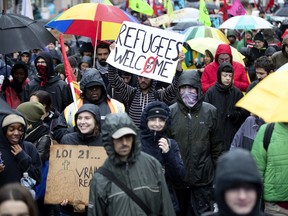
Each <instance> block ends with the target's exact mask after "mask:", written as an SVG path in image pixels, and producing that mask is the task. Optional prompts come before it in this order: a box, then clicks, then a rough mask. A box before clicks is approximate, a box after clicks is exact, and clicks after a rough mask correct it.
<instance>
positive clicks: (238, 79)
mask: <svg viewBox="0 0 288 216" xmlns="http://www.w3.org/2000/svg"><path fill="white" fill-rule="evenodd" d="M224 62H230V64H231V65H232V66H233V69H234V85H235V86H236V87H237V88H239V89H240V90H241V91H242V92H245V91H246V89H247V88H248V86H249V81H248V77H247V73H246V71H245V67H244V66H243V65H242V64H240V63H239V62H236V61H233V56H232V51H231V47H230V46H229V45H228V44H220V45H219V46H218V47H217V50H216V54H215V58H214V61H213V62H211V63H210V64H208V65H207V66H206V67H205V69H204V72H203V74H202V76H201V83H202V91H203V93H205V92H206V91H207V90H208V89H209V88H210V87H211V86H212V85H214V84H215V82H216V81H217V71H218V67H219V65H220V64H222V63H224Z"/></svg>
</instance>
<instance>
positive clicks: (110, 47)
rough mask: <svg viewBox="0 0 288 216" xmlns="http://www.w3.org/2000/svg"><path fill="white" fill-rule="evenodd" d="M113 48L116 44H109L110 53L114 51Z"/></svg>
mask: <svg viewBox="0 0 288 216" xmlns="http://www.w3.org/2000/svg"><path fill="white" fill-rule="evenodd" d="M115 47H116V43H115V42H113V43H111V44H110V46H109V49H110V51H112V50H114V49H115Z"/></svg>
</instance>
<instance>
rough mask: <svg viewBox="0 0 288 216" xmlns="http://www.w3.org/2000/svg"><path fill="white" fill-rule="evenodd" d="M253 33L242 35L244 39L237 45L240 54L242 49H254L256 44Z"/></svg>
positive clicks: (247, 32) (245, 32) (246, 32)
mask: <svg viewBox="0 0 288 216" xmlns="http://www.w3.org/2000/svg"><path fill="white" fill-rule="evenodd" d="M253 37H254V35H253V32H252V31H249V30H248V31H244V32H243V33H242V39H241V40H240V41H239V42H238V44H237V50H238V51H239V52H240V50H241V48H242V47H245V48H247V47H253V45H254V42H253Z"/></svg>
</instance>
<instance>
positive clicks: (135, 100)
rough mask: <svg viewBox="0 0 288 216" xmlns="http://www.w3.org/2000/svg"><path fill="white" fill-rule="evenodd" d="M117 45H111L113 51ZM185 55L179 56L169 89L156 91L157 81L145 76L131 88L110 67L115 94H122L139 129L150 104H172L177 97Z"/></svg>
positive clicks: (110, 80) (139, 78) (114, 69)
mask: <svg viewBox="0 0 288 216" xmlns="http://www.w3.org/2000/svg"><path fill="white" fill-rule="evenodd" d="M114 47H115V43H113V44H111V49H114ZM184 57H185V55H184V53H183V52H181V53H180V54H179V61H178V65H177V68H176V73H175V76H174V79H173V81H172V83H171V85H169V86H168V87H167V88H165V89H159V90H155V86H156V84H157V81H156V80H152V79H149V78H146V77H143V76H138V85H137V87H132V86H129V85H128V84H126V83H125V82H124V80H123V79H121V77H120V76H119V75H118V73H117V70H116V68H115V67H113V66H112V65H109V73H108V78H109V82H110V84H111V86H112V88H114V89H115V92H117V93H118V94H120V96H121V99H122V101H123V103H124V104H125V106H126V107H127V108H129V109H128V110H127V113H128V114H129V116H130V117H131V118H132V119H133V121H134V122H135V124H136V125H137V127H139V125H140V117H141V113H142V111H143V110H144V108H145V107H146V106H147V104H148V103H150V102H152V101H155V100H160V101H163V102H165V103H167V104H171V103H172V102H173V101H174V99H175V96H176V89H177V83H178V78H179V76H180V74H181V72H182V62H183V60H184Z"/></svg>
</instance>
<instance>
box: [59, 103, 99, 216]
mask: <svg viewBox="0 0 288 216" xmlns="http://www.w3.org/2000/svg"><path fill="white" fill-rule="evenodd" d="M100 116H101V115H100V110H99V107H98V106H96V105H94V104H84V105H83V106H82V107H80V109H79V110H78V111H77V113H76V114H75V122H76V126H75V129H76V132H73V133H69V134H66V135H64V136H63V138H62V139H61V142H60V143H61V144H69V145H87V146H102V137H101V134H100V132H101V117H100ZM68 203H69V200H68V199H65V200H64V201H63V202H62V203H61V206H60V211H61V215H87V212H85V211H84V209H83V211H84V212H81V213H80V212H79V213H75V211H74V208H73V206H72V205H70V204H68Z"/></svg>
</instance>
